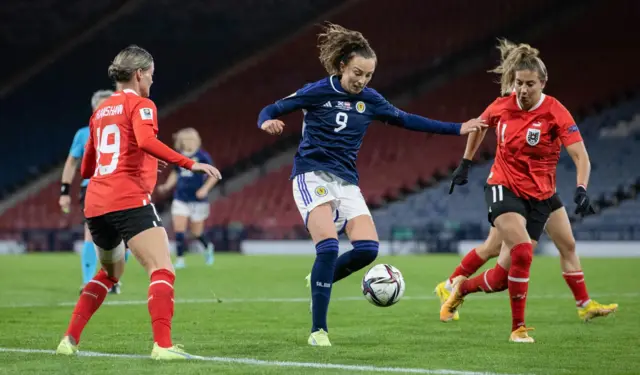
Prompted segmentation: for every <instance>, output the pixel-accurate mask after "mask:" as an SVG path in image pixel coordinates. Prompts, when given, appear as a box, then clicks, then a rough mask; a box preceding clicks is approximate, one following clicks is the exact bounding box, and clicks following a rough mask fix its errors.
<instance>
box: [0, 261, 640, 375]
mask: <svg viewBox="0 0 640 375" xmlns="http://www.w3.org/2000/svg"><path fill="white" fill-rule="evenodd" d="M312 261H313V258H312V257H307V256H294V257H285V256H241V255H222V254H221V255H218V256H217V257H216V263H215V265H214V266H213V267H206V266H204V264H203V261H202V259H201V258H200V257H198V256H190V257H188V258H187V263H188V268H186V269H182V270H178V272H177V281H176V302H177V303H176V307H175V317H174V322H173V331H174V340H175V342H176V343H181V344H184V345H185V349H186V350H187V351H188V352H190V353H193V354H197V355H201V356H205V357H208V360H206V361H190V362H188V363H184V362H181V363H175V362H174V363H156V362H153V361H151V360H150V359H147V358H145V357H146V356H148V355H149V353H150V352H151V346H152V337H151V327H150V323H149V316H148V313H147V307H146V298H147V297H146V293H147V286H148V279H147V277H146V275H145V273H144V271H143V270H142V268H141V267H140V266H139V265H138V264H137V262H136V261H135V260H133V259H131V260H130V261H129V264H128V270H127V273H126V274H125V275H124V277H123V279H122V282H123V288H122V291H123V293H122V294H121V295H118V296H109V297H107V304H106V305H104V306H102V308H101V309H100V311H98V313H97V314H96V315H95V316H94V318H93V319H92V320H91V322H89V325H88V327H87V329H86V330H85V332H84V334H83V336H82V341H81V347H80V349H81V351H82V352H85V353H87V352H94V353H102V354H112V355H115V356H98V354H93V355H92V356H81V357H77V358H76V357H74V358H61V357H56V356H54V355H52V354H51V353H50V351H51V350H55V348H56V346H57V344H58V342H59V340H60V338H61V335H62V334H63V333H64V330H65V329H66V326H67V323H68V319H69V316H70V313H71V311H72V309H73V304H74V303H75V300H76V298H77V296H78V287H79V284H80V269H79V268H80V267H79V266H80V264H79V263H80V259H79V257H78V256H76V255H73V254H43V255H21V256H2V257H0V270H1V272H0V285H1V288H0V348H1V349H0V374H58V373H65V374H153V375H157V374H214V373H215V374H371V373H423V374H451V375H476V374H480V373H482V374H485V373H486V374H489V375H494V374H517V375H520V374H540V375H552V374H607V375H609V374H638V373H640V355H638V351H637V350H638V346H639V345H638V344H640V338H639V337H640V318H639V317H638V315H637V312H638V311H640V299H639V298H638V297H639V296H640V288H639V287H640V281H638V280H639V278H638V276H637V270H638V269H639V268H640V259H583V268H584V270H585V275H586V281H587V287H588V289H589V291H590V293H591V296H592V298H594V299H596V300H598V301H600V302H603V303H605V302H606V303H609V302H617V303H619V304H620V309H619V311H618V312H617V314H616V315H615V316H611V317H608V318H599V319H596V320H594V321H593V322H592V323H589V324H584V323H582V322H580V321H579V320H578V316H577V313H576V310H575V305H574V302H573V299H572V298H571V295H570V292H569V289H568V288H567V286H566V284H565V282H564V280H563V279H562V277H561V273H560V268H559V264H558V259H557V258H552V257H537V258H535V259H534V262H533V268H532V273H531V283H530V289H529V300H528V309H527V324H528V325H529V326H532V327H535V328H536V330H535V331H534V332H533V333H532V336H533V337H535V339H536V340H537V342H536V343H535V344H533V345H526V344H510V343H509V342H508V337H509V333H510V313H509V301H508V299H507V295H506V293H501V294H499V295H498V294H494V295H484V294H477V295H474V296H471V297H469V298H468V299H467V301H466V303H465V304H464V306H463V307H462V309H461V311H460V314H461V320H460V321H459V322H452V323H447V324H444V323H441V322H439V320H438V311H439V304H438V301H437V299H435V296H434V295H433V294H432V290H433V288H434V286H435V285H436V283H437V282H438V281H440V280H442V279H444V278H445V277H446V276H447V275H448V274H449V273H450V272H451V270H452V269H453V267H455V265H456V264H457V263H458V262H459V258H458V257H457V256H435V255H423V256H399V257H385V258H380V259H378V260H377V263H390V264H393V265H394V266H396V267H398V268H399V269H400V270H401V271H402V272H403V274H404V277H405V280H406V283H407V289H406V293H405V298H404V299H403V300H401V301H400V302H399V303H398V304H397V305H395V306H392V307H389V308H378V307H375V306H373V305H371V304H369V303H368V302H367V301H366V300H365V299H364V298H363V297H362V296H361V293H360V284H359V283H360V279H361V277H362V274H363V271H360V272H358V273H357V274H355V275H353V276H351V277H350V278H348V279H346V280H343V281H341V282H339V283H337V284H335V285H334V288H333V297H334V300H333V301H332V302H331V306H330V311H329V328H330V338H331V341H332V343H333V347H330V348H315V347H309V346H307V344H306V341H307V337H308V334H309V329H310V314H309V311H308V310H309V304H308V294H309V292H308V290H307V289H306V288H305V285H304V276H306V274H307V273H308V272H309V270H310V268H311V263H312ZM490 264H493V262H491V263H490ZM217 298H220V299H221V300H222V302H221V303H218V302H216V299H217ZM16 349H22V350H24V351H23V352H16V351H15V350H16ZM7 350H11V351H7ZM37 350H46V351H42V352H37ZM128 355H134V356H128ZM143 356H144V357H143Z"/></svg>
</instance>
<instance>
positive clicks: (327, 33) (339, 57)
mask: <svg viewBox="0 0 640 375" xmlns="http://www.w3.org/2000/svg"><path fill="white" fill-rule="evenodd" d="M323 31H324V32H322V33H320V34H318V49H319V50H320V62H321V63H322V66H324V68H325V70H326V71H327V73H329V74H340V63H344V64H345V65H346V64H348V63H349V61H350V60H351V59H352V58H353V57H354V56H356V55H359V56H362V57H364V58H367V59H377V57H376V53H375V52H374V51H373V48H371V46H370V45H369V41H367V39H366V38H365V37H364V36H363V35H362V33H360V32H359V31H353V30H349V29H346V28H344V27H342V26H340V25H336V24H333V23H327V24H326V25H325V26H324V28H323Z"/></svg>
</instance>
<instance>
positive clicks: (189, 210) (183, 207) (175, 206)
mask: <svg viewBox="0 0 640 375" xmlns="http://www.w3.org/2000/svg"><path fill="white" fill-rule="evenodd" d="M209 209H210V207H209V202H183V201H179V200H177V199H174V200H173V203H172V204H171V215H172V216H186V217H188V218H189V220H191V221H196V222H198V221H205V220H207V218H208V217H209Z"/></svg>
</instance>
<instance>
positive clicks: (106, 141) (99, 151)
mask: <svg viewBox="0 0 640 375" xmlns="http://www.w3.org/2000/svg"><path fill="white" fill-rule="evenodd" d="M89 129H90V133H89V141H88V142H87V144H86V146H85V153H84V158H83V160H82V168H81V173H82V177H84V178H90V181H89V186H88V187H87V194H86V198H85V209H84V212H85V216H86V217H95V216H100V215H104V214H106V213H109V212H114V211H120V210H126V209H130V208H136V207H141V206H145V205H147V204H149V203H151V193H152V192H153V189H154V188H155V185H156V180H157V175H158V160H157V159H162V160H165V161H167V162H171V163H174V164H178V165H180V166H181V167H183V168H187V169H191V167H192V166H193V164H194V162H193V161H191V160H190V159H188V158H186V157H184V156H182V155H180V154H178V153H177V152H175V151H173V150H171V149H170V148H169V147H167V146H165V145H164V144H162V143H161V142H160V141H158V139H157V138H156V137H157V133H158V116H157V110H156V106H155V104H154V103H153V102H152V101H151V100H150V99H148V98H142V97H140V96H139V95H138V94H137V93H136V92H135V91H133V90H128V89H127V90H124V91H118V92H116V93H114V94H113V95H112V96H111V97H110V98H108V99H107V100H105V101H104V102H103V103H102V104H101V105H100V106H99V107H98V108H97V109H96V110H95V112H94V113H93V115H92V116H91V120H90V122H89Z"/></svg>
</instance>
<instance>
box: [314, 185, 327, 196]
mask: <svg viewBox="0 0 640 375" xmlns="http://www.w3.org/2000/svg"><path fill="white" fill-rule="evenodd" d="M315 193H316V195H317V196H319V197H324V196H326V195H327V194H329V191H328V190H327V188H326V187H324V186H318V187H317V188H316V190H315Z"/></svg>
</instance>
